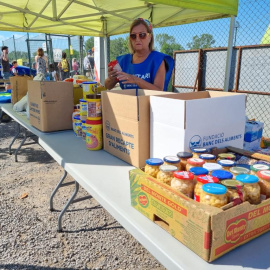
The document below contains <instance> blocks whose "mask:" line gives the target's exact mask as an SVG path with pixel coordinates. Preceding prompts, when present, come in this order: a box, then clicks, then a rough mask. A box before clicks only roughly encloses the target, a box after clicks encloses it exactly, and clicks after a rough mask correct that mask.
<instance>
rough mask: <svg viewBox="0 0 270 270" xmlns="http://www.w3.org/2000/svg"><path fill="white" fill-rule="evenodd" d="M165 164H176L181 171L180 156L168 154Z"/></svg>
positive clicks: (164, 159)
mask: <svg viewBox="0 0 270 270" xmlns="http://www.w3.org/2000/svg"><path fill="white" fill-rule="evenodd" d="M163 161H164V165H172V166H176V167H177V170H178V171H181V163H180V158H179V157H176V156H166V157H164V158H163Z"/></svg>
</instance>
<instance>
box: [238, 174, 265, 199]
mask: <svg viewBox="0 0 270 270" xmlns="http://www.w3.org/2000/svg"><path fill="white" fill-rule="evenodd" d="M235 180H238V181H241V182H242V183H243V184H244V190H245V192H246V196H247V201H249V203H251V204H259V203H260V202H261V188H260V185H259V178H258V177H257V176H256V175H251V174H239V175H237V176H236V177H235Z"/></svg>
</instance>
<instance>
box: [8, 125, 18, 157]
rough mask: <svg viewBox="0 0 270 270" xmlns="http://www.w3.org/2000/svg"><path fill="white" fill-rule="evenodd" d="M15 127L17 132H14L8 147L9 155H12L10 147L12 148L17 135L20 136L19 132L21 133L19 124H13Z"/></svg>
mask: <svg viewBox="0 0 270 270" xmlns="http://www.w3.org/2000/svg"><path fill="white" fill-rule="evenodd" d="M15 125H16V127H17V132H16V134H15V136H14V138H13V139H12V141H11V143H10V145H9V146H8V150H9V154H10V155H11V154H12V153H11V147H12V145H13V143H14V142H15V140H16V139H17V138H18V136H19V134H20V132H21V129H20V124H19V123H17V122H15Z"/></svg>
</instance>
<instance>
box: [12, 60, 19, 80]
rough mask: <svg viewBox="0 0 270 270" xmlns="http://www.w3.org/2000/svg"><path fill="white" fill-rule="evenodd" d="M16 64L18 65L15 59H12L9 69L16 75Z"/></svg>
mask: <svg viewBox="0 0 270 270" xmlns="http://www.w3.org/2000/svg"><path fill="white" fill-rule="evenodd" d="M17 66H18V63H17V61H16V60H14V61H12V67H11V68H10V71H11V73H12V75H13V76H17V75H18V71H17V69H16V68H17Z"/></svg>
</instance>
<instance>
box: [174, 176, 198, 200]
mask: <svg viewBox="0 0 270 270" xmlns="http://www.w3.org/2000/svg"><path fill="white" fill-rule="evenodd" d="M193 178H194V174H193V173H190V172H186V171H178V172H174V173H173V179H172V181H171V187H172V188H173V189H176V190H177V191H180V192H181V193H183V194H184V195H186V196H187V197H189V198H192V197H193V190H194V182H193Z"/></svg>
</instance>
